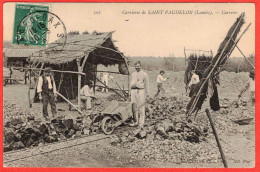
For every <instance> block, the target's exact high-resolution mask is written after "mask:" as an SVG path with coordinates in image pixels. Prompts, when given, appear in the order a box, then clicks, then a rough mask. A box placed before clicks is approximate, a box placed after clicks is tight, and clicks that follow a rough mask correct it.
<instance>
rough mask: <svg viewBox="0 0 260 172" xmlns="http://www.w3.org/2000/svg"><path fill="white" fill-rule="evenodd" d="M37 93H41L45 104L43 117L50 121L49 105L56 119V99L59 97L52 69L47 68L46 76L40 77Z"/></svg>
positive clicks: (40, 97)
mask: <svg viewBox="0 0 260 172" xmlns="http://www.w3.org/2000/svg"><path fill="white" fill-rule="evenodd" d="M37 93H39V99H40V100H42V104H43V117H44V118H45V119H46V120H49V115H48V103H50V105H51V112H52V115H53V117H55V115H56V113H57V111H56V104H55V99H56V97H57V94H56V93H57V91H56V85H55V81H54V78H53V75H52V73H51V69H50V68H49V67H48V68H45V71H44V74H43V75H42V76H40V77H39V80H38V85H37Z"/></svg>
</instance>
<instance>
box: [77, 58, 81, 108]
mask: <svg viewBox="0 0 260 172" xmlns="http://www.w3.org/2000/svg"><path fill="white" fill-rule="evenodd" d="M77 65H78V72H81V67H80V59H77ZM80 89H81V75H79V74H78V110H80V104H81V100H80Z"/></svg>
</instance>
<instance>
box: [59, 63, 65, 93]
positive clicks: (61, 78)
mask: <svg viewBox="0 0 260 172" xmlns="http://www.w3.org/2000/svg"><path fill="white" fill-rule="evenodd" d="M62 70H64V65H63V66H62ZM63 77H64V73H61V76H60V83H59V86H58V92H60V87H61V84H62V81H63Z"/></svg>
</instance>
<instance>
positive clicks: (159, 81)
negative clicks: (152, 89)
mask: <svg viewBox="0 0 260 172" xmlns="http://www.w3.org/2000/svg"><path fill="white" fill-rule="evenodd" d="M164 73H165V72H164V71H163V70H160V73H159V75H158V77H157V80H156V83H157V89H158V90H157V92H156V94H155V96H154V97H157V96H158V95H159V94H160V92H165V89H164V88H163V86H162V84H163V82H164V81H166V80H167V79H169V78H168V77H167V78H165V77H163V75H164Z"/></svg>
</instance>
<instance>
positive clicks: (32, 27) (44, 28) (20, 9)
mask: <svg viewBox="0 0 260 172" xmlns="http://www.w3.org/2000/svg"><path fill="white" fill-rule="evenodd" d="M48 14H49V7H48V6H42V5H31V4H30V5H28V4H17V5H16V7H15V18H14V31H13V41H12V42H13V44H21V45H34V46H46V42H47V32H48Z"/></svg>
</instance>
